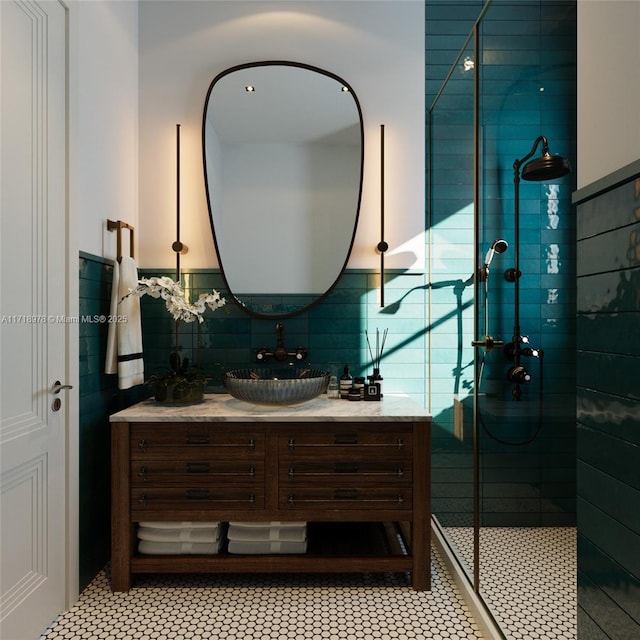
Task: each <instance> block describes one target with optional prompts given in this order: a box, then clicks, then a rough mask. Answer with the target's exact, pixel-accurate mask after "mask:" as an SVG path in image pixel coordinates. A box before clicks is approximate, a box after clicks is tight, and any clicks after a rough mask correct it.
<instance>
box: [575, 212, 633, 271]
mask: <svg viewBox="0 0 640 640" xmlns="http://www.w3.org/2000/svg"><path fill="white" fill-rule="evenodd" d="M639 243H640V222H637V223H636V224H630V225H628V226H625V227H622V228H616V229H612V230H611V231H609V232H607V233H601V234H599V235H597V236H595V237H591V238H585V239H583V240H581V241H580V245H579V246H580V261H579V262H578V271H577V273H578V276H584V275H588V274H592V273H598V272H601V271H612V270H620V269H627V268H633V267H637V266H638V264H639V263H640V255H639V254H638V252H637V246H638V244H639Z"/></svg>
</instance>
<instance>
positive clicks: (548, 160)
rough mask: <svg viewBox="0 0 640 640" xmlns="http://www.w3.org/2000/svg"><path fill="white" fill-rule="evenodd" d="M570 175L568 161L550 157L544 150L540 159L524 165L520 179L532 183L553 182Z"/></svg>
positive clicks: (560, 157) (558, 157)
mask: <svg viewBox="0 0 640 640" xmlns="http://www.w3.org/2000/svg"><path fill="white" fill-rule="evenodd" d="M568 173H571V165H570V164H569V161H568V160H567V159H566V158H564V157H562V156H552V155H550V154H549V151H548V150H546V152H545V153H544V155H542V156H541V157H540V158H535V159H534V160H531V161H530V162H527V164H525V165H524V168H523V169H522V179H523V180H530V181H533V182H541V181H542V180H554V179H555V178H561V177H562V176H566V175H567V174H568Z"/></svg>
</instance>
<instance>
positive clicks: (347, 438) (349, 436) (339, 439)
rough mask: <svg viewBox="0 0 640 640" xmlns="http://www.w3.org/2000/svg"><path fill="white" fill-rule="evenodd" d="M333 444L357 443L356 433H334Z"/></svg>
mask: <svg viewBox="0 0 640 640" xmlns="http://www.w3.org/2000/svg"><path fill="white" fill-rule="evenodd" d="M333 444H358V434H357V433H336V434H335V437H334V438H333Z"/></svg>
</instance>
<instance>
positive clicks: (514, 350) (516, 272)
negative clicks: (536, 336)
mask: <svg viewBox="0 0 640 640" xmlns="http://www.w3.org/2000/svg"><path fill="white" fill-rule="evenodd" d="M539 145H542V154H541V156H540V157H538V158H533V156H534V154H535V153H536V150H537V149H538V146H539ZM532 158H533V159H532ZM521 168H522V175H521V173H520V169H521ZM569 173H571V165H570V164H569V161H568V160H567V159H566V158H563V157H562V156H552V155H551V154H550V153H549V142H548V140H547V138H546V137H545V136H538V137H537V138H536V139H535V141H534V143H533V146H532V147H531V150H530V151H529V153H527V155H526V156H524V157H523V158H519V159H516V160H514V162H513V185H514V194H513V214H514V236H513V256H514V265H513V268H511V269H507V271H505V274H504V277H505V279H506V280H507V281H508V282H512V283H513V284H514V294H513V303H514V304H513V306H514V311H513V338H512V342H511V343H509V344H508V345H507V346H506V347H505V353H506V354H507V357H508V358H509V359H510V360H512V361H513V366H512V367H511V368H510V369H509V372H508V374H507V377H508V378H509V380H510V381H511V382H512V383H513V391H512V395H513V399H514V400H520V396H521V391H520V385H521V384H523V383H524V382H529V380H531V376H530V375H529V374H528V373H527V372H526V370H525V369H524V367H523V366H522V365H521V364H520V358H521V357H522V356H535V357H538V358H540V371H541V377H542V349H533V348H530V347H524V348H523V347H522V346H521V345H522V344H526V343H528V340H527V339H526V337H525V336H523V335H522V332H521V329H520V277H521V275H522V272H521V271H520V178H521V177H522V180H527V181H530V182H543V181H545V180H557V179H559V178H561V177H563V176H566V175H567V174H569ZM541 387H542V383H541Z"/></svg>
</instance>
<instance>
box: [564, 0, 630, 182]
mask: <svg viewBox="0 0 640 640" xmlns="http://www.w3.org/2000/svg"><path fill="white" fill-rule="evenodd" d="M639 34H640V2H638V0H578V163H577V165H578V166H577V169H578V175H577V180H578V183H577V186H578V188H579V189H580V188H582V187H584V186H586V185H588V184H590V183H592V182H594V181H595V180H598V179H599V178H602V177H603V176H606V175H608V174H610V173H612V172H613V171H616V170H617V169H620V168H622V167H624V166H626V165H628V164H630V163H631V162H633V161H635V160H638V158H640V116H639V114H640V82H638V68H640V37H639Z"/></svg>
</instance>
